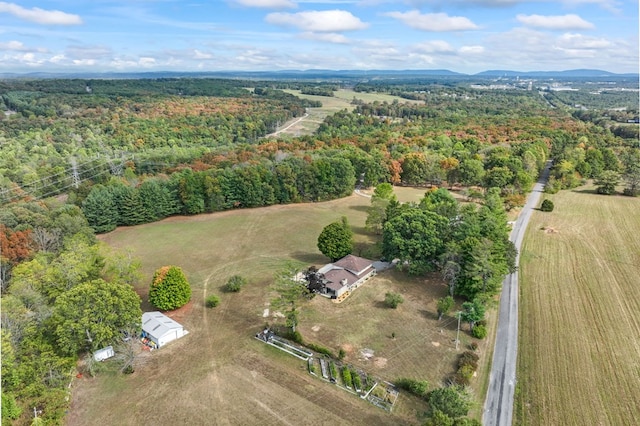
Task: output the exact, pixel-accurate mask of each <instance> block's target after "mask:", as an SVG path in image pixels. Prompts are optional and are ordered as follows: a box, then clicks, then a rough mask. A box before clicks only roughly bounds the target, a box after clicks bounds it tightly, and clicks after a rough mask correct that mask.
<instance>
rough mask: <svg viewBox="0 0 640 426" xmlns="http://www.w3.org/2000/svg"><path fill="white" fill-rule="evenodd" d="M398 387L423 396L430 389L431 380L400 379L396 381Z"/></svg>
mask: <svg viewBox="0 0 640 426" xmlns="http://www.w3.org/2000/svg"><path fill="white" fill-rule="evenodd" d="M394 384H395V385H396V387H398V388H400V389H403V390H406V391H407V392H410V393H412V394H414V395H415V396H419V397H423V396H425V395H426V394H427V391H428V390H429V382H427V381H426V380H414V379H406V378H402V379H398V380H396V382H395V383H394Z"/></svg>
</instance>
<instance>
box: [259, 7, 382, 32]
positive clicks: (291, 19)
mask: <svg viewBox="0 0 640 426" xmlns="http://www.w3.org/2000/svg"><path fill="white" fill-rule="evenodd" d="M265 21H266V22H268V23H269V24H273V25H280V26H284V27H294V28H298V29H300V30H303V31H307V32H313V33H316V32H330V33H331V32H341V31H354V30H363V29H365V28H367V27H368V26H369V24H366V23H364V22H362V21H361V20H360V18H358V17H356V16H353V15H352V14H351V12H347V11H346V10H323V11H317V10H310V11H307V12H298V13H284V12H276V13H270V14H268V15H267V16H266V18H265Z"/></svg>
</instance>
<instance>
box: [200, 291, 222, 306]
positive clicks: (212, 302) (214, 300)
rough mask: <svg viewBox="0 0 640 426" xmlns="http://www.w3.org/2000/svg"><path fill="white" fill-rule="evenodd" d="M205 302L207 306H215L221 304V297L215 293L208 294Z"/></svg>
mask: <svg viewBox="0 0 640 426" xmlns="http://www.w3.org/2000/svg"><path fill="white" fill-rule="evenodd" d="M204 304H205V306H206V307H207V308H215V307H216V306H218V304H220V298H219V297H218V296H216V295H215V294H210V295H209V296H207V299H206V300H205V301H204Z"/></svg>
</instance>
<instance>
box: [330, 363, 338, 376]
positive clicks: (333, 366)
mask: <svg viewBox="0 0 640 426" xmlns="http://www.w3.org/2000/svg"><path fill="white" fill-rule="evenodd" d="M329 373H331V377H333V378H337V377H338V370H337V369H336V364H335V363H334V362H333V361H329Z"/></svg>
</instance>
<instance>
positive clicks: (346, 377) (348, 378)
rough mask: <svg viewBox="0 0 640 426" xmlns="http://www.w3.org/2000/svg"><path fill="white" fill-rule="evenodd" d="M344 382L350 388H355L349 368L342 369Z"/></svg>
mask: <svg viewBox="0 0 640 426" xmlns="http://www.w3.org/2000/svg"><path fill="white" fill-rule="evenodd" d="M342 382H343V383H344V385H345V386H346V387H348V388H350V387H352V386H353V381H352V379H351V371H349V369H348V368H347V367H342Z"/></svg>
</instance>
